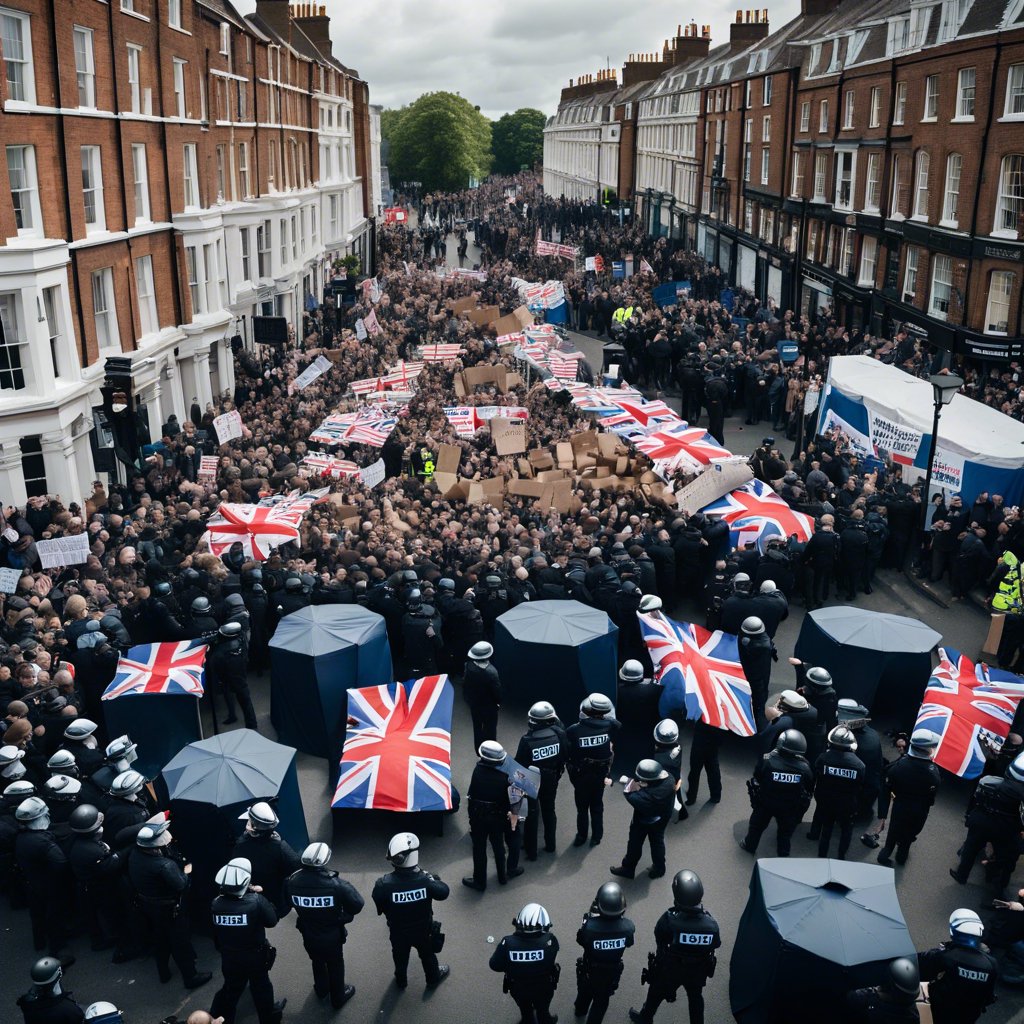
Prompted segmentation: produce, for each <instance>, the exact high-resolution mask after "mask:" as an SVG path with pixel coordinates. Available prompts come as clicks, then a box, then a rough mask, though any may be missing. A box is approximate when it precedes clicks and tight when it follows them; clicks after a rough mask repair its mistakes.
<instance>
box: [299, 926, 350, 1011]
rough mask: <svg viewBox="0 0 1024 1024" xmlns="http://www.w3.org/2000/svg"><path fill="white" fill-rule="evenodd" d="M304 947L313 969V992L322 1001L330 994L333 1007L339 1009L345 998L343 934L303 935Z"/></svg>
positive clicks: (338, 932)
mask: <svg viewBox="0 0 1024 1024" xmlns="http://www.w3.org/2000/svg"><path fill="white" fill-rule="evenodd" d="M302 945H303V947H304V948H305V950H306V956H308V957H309V962H310V964H311V965H312V967H313V991H314V992H315V993H316V994H317V995H318V996H320V998H321V999H322V998H323V997H324V996H325V995H327V994H328V993H329V994H330V996H331V1005H332V1006H334V1007H335V1008H337V1007H339V1006H340V1005H341V1003H342V1001H343V999H344V997H345V940H344V939H343V938H342V937H341V932H340V931H337V932H335V933H334V934H330V935H313V936H306V935H303V936H302Z"/></svg>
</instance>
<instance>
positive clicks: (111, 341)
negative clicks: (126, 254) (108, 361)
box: [90, 267, 121, 354]
mask: <svg viewBox="0 0 1024 1024" xmlns="http://www.w3.org/2000/svg"><path fill="white" fill-rule="evenodd" d="M97 281H98V282H99V283H100V288H101V290H102V295H103V300H104V302H105V307H104V308H103V309H102V310H100V309H98V308H97V305H96V298H97V294H98V292H97ZM90 282H91V285H92V288H91V292H92V319H93V327H94V329H95V331H96V347H97V349H98V350H99V352H100V354H102V353H104V352H115V351H117V352H119V351H121V334H120V331H119V328H118V323H117V296H116V295H115V293H114V268H113V267H100V268H99V269H98V270H94V271H93V272H92V274H91V275H90ZM101 316H102V317H103V318H104V319H105V326H104V333H105V334H106V335H107V344H105V345H104V344H102V342H101V341H100V317H101ZM111 327H113V329H112V330H111Z"/></svg>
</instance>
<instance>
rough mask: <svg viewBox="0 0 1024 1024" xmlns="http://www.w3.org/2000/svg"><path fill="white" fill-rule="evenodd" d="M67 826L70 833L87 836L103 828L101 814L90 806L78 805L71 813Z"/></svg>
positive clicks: (97, 809)
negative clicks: (69, 828)
mask: <svg viewBox="0 0 1024 1024" xmlns="http://www.w3.org/2000/svg"><path fill="white" fill-rule="evenodd" d="M68 824H69V825H70V826H71V831H72V832H74V833H76V834H78V835H83V836H87V835H89V834H90V833H91V832H99V830H100V829H101V828H103V813H102V812H101V811H100V810H99V808H97V807H93V805H92V804H80V805H79V806H78V807H76V808H75V809H74V810H73V811H72V812H71V817H70V818H68Z"/></svg>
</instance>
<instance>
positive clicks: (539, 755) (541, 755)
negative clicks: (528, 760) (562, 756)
mask: <svg viewBox="0 0 1024 1024" xmlns="http://www.w3.org/2000/svg"><path fill="white" fill-rule="evenodd" d="M560 747H561V744H560V743H549V744H548V745H547V746H546V747H538V748H537V749H536V750H535V751H534V752H533V759H534V761H544V760H546V759H547V758H549V757H557V755H558V751H559V748H560Z"/></svg>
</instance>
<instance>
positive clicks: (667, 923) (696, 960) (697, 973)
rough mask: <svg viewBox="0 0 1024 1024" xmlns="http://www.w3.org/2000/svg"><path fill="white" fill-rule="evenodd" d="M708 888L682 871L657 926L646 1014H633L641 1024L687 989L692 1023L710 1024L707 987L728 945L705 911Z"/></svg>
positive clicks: (649, 967) (645, 978) (649, 965)
mask: <svg viewBox="0 0 1024 1024" xmlns="http://www.w3.org/2000/svg"><path fill="white" fill-rule="evenodd" d="M703 899H704V884H703V883H702V882H701V880H700V876H699V875H698V874H697V872H696V871H689V870H685V869H684V870H683V871H678V872H676V876H675V878H673V879H672V906H671V907H670V908H669V909H668V910H666V911H665V913H664V914H662V915H661V917H660V918H658V923H657V924H656V925H655V926H654V940H655V943H656V944H657V950H656V952H654V953H649V954H648V959H647V969H646V970H645V971H644V972H643V975H642V979H643V981H645V982H646V983H647V985H648V989H647V999H646V1000H645V1002H644V1005H643V1007H642V1008H641V1009H640V1010H633V1009H631V1010H630V1011H629V1019H630V1020H631V1021H634V1022H636V1024H651V1022H652V1021H653V1020H654V1015H655V1013H656V1012H657V1010H658V1007H659V1006H661V1004H662V1003H663V1002H664V1001H665V1000H669V1001H671V1000H673V999H675V995H676V992H677V991H678V990H679V986H680V985H682V986H683V988H684V989H686V998H687V1001H688V1003H689V1009H690V1024H704V986H705V985H706V984H707V982H708V979H709V978H711V977H713V976H714V973H715V964H716V957H715V950H716V949H718V947H719V946H721V944H722V939H721V936H720V935H719V929H718V922H717V921H716V920H715V919H714V918H713V917H712V916H711V915H710V914H709V913H708V912H707V911H706V910H705V909H704V907H703V906H702V904H701V900H703Z"/></svg>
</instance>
